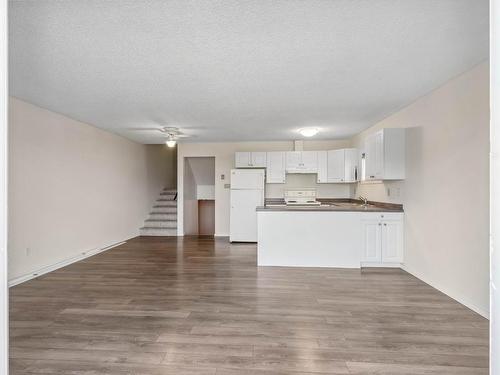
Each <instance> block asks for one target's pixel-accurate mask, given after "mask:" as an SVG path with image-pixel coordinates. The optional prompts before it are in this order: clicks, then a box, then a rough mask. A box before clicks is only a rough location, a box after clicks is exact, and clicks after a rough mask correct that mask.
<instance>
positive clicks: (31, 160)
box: [8, 98, 173, 279]
mask: <svg viewBox="0 0 500 375" xmlns="http://www.w3.org/2000/svg"><path fill="white" fill-rule="evenodd" d="M9 110H10V113H9V130H10V134H9V157H10V163H9V166H10V172H9V243H8V252H9V278H10V279H13V278H17V277H20V276H24V275H26V274H30V273H33V272H34V271H36V270H39V269H41V268H43V267H46V266H50V265H52V264H55V263H57V262H61V261H65V260H66V259H69V258H72V257H74V256H76V255H78V254H80V253H81V252H82V251H88V250H92V249H96V248H102V247H105V246H107V245H110V244H113V243H116V242H119V241H123V240H125V239H128V238H131V237H134V236H137V235H138V234H139V228H140V227H141V226H143V223H144V219H145V218H146V217H147V214H148V212H149V211H150V209H151V206H152V204H153V202H154V201H155V200H156V198H157V197H158V194H159V192H160V191H161V189H162V188H163V187H165V186H168V185H171V184H173V181H172V178H171V177H169V175H170V172H169V171H168V163H169V162H170V164H171V160H170V159H169V158H170V157H171V156H172V153H171V152H170V151H168V150H167V151H166V150H165V149H166V146H158V145H155V146H146V145H141V144H138V143H134V142H132V141H129V140H127V139H125V138H123V137H120V136H117V135H114V134H111V133H109V132H106V131H103V130H100V129H97V128H95V127H92V126H89V125H87V124H84V123H81V122H78V121H75V120H72V119H70V118H67V117H65V116H62V115H60V114H57V113H54V112H51V111H48V110H45V109H42V108H39V107H36V106H34V105H31V104H28V103H26V102H23V101H21V100H18V99H15V98H11V99H10V104H9ZM169 178H170V181H169Z"/></svg>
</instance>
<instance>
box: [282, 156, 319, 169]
mask: <svg viewBox="0 0 500 375" xmlns="http://www.w3.org/2000/svg"><path fill="white" fill-rule="evenodd" d="M286 171H287V172H290V173H316V172H317V171H318V152H317V151H288V152H287V153H286Z"/></svg>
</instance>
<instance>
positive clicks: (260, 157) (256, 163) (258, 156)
mask: <svg viewBox="0 0 500 375" xmlns="http://www.w3.org/2000/svg"><path fill="white" fill-rule="evenodd" d="M266 158H267V152H252V167H255V168H257V167H258V168H265V167H266Z"/></svg>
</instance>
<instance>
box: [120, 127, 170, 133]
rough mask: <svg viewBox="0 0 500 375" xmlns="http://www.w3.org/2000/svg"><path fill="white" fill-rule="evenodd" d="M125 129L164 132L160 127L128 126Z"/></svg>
mask: <svg viewBox="0 0 500 375" xmlns="http://www.w3.org/2000/svg"><path fill="white" fill-rule="evenodd" d="M125 130H130V131H159V132H161V133H164V131H163V130H162V129H159V128H126V129H125Z"/></svg>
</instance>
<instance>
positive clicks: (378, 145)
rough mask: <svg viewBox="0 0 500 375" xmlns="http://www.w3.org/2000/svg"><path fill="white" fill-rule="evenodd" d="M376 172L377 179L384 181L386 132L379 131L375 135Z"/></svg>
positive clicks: (374, 172) (374, 171)
mask: <svg viewBox="0 0 500 375" xmlns="http://www.w3.org/2000/svg"><path fill="white" fill-rule="evenodd" d="M374 152H375V156H374V170H373V174H374V175H375V178H376V179H379V180H380V179H382V178H383V177H384V176H383V174H384V173H383V172H384V132H383V131H378V132H377V133H375V135H374Z"/></svg>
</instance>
